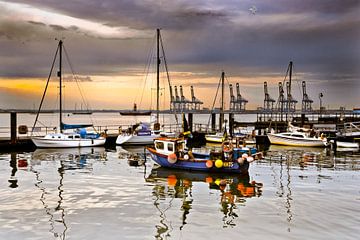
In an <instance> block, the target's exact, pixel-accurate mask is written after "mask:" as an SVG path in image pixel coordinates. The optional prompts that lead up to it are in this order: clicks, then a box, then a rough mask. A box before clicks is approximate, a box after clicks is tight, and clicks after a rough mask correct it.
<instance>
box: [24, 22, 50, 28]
mask: <svg viewBox="0 0 360 240" xmlns="http://www.w3.org/2000/svg"><path fill="white" fill-rule="evenodd" d="M27 22H28V23H30V24H34V25H37V26H43V27H45V26H46V24H45V23H42V22H36V21H27Z"/></svg>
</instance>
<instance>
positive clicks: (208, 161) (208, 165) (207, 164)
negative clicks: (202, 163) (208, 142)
mask: <svg viewBox="0 0 360 240" xmlns="http://www.w3.org/2000/svg"><path fill="white" fill-rule="evenodd" d="M213 165H214V163H213V161H211V160H207V161H206V167H207V168H212V167H213Z"/></svg>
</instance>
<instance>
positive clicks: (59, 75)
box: [58, 40, 63, 133]
mask: <svg viewBox="0 0 360 240" xmlns="http://www.w3.org/2000/svg"><path fill="white" fill-rule="evenodd" d="M62 45H63V42H62V40H60V41H59V51H60V55H59V71H58V77H59V82H60V86H59V94H60V96H59V99H60V107H59V115H60V116H59V119H60V132H61V133H62V131H63V122H62V81H61V80H62V79H61V71H62Z"/></svg>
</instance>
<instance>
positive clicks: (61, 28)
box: [49, 24, 68, 31]
mask: <svg viewBox="0 0 360 240" xmlns="http://www.w3.org/2000/svg"><path fill="white" fill-rule="evenodd" d="M49 27H50V28H52V29H53V30H55V31H66V30H68V29H67V28H65V27H63V26H60V25H55V24H50V25H49Z"/></svg>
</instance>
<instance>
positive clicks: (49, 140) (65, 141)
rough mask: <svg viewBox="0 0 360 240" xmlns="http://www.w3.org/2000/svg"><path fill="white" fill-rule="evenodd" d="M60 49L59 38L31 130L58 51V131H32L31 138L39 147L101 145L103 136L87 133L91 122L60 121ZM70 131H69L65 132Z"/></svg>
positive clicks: (61, 47) (61, 43) (103, 139)
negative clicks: (43, 132)
mask: <svg viewBox="0 0 360 240" xmlns="http://www.w3.org/2000/svg"><path fill="white" fill-rule="evenodd" d="M62 49H63V42H62V41H61V40H60V41H59V44H58V47H57V50H56V53H55V58H54V61H53V66H52V67H51V72H50V75H49V78H48V80H47V84H46V87H45V91H44V94H43V97H42V99H41V102H40V106H39V110H38V112H37V115H36V118H35V122H34V125H33V128H32V129H33V131H34V129H35V126H36V123H37V121H38V117H39V113H40V110H41V107H42V104H43V101H44V97H45V94H46V90H47V86H48V84H49V81H50V76H51V73H52V69H53V67H54V62H55V59H56V56H57V54H58V53H59V71H58V73H57V76H58V77H59V125H60V126H59V128H56V130H58V131H59V132H55V133H49V134H46V135H45V136H33V131H32V133H31V140H32V141H33V143H34V144H35V146H36V147H39V148H67V147H93V146H101V145H104V144H105V140H106V139H105V137H104V136H103V135H101V134H99V133H96V132H95V133H88V132H87V131H86V129H85V128H86V127H92V126H93V125H92V124H64V123H63V121H62V88H63V85H62ZM66 131H71V132H66Z"/></svg>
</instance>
